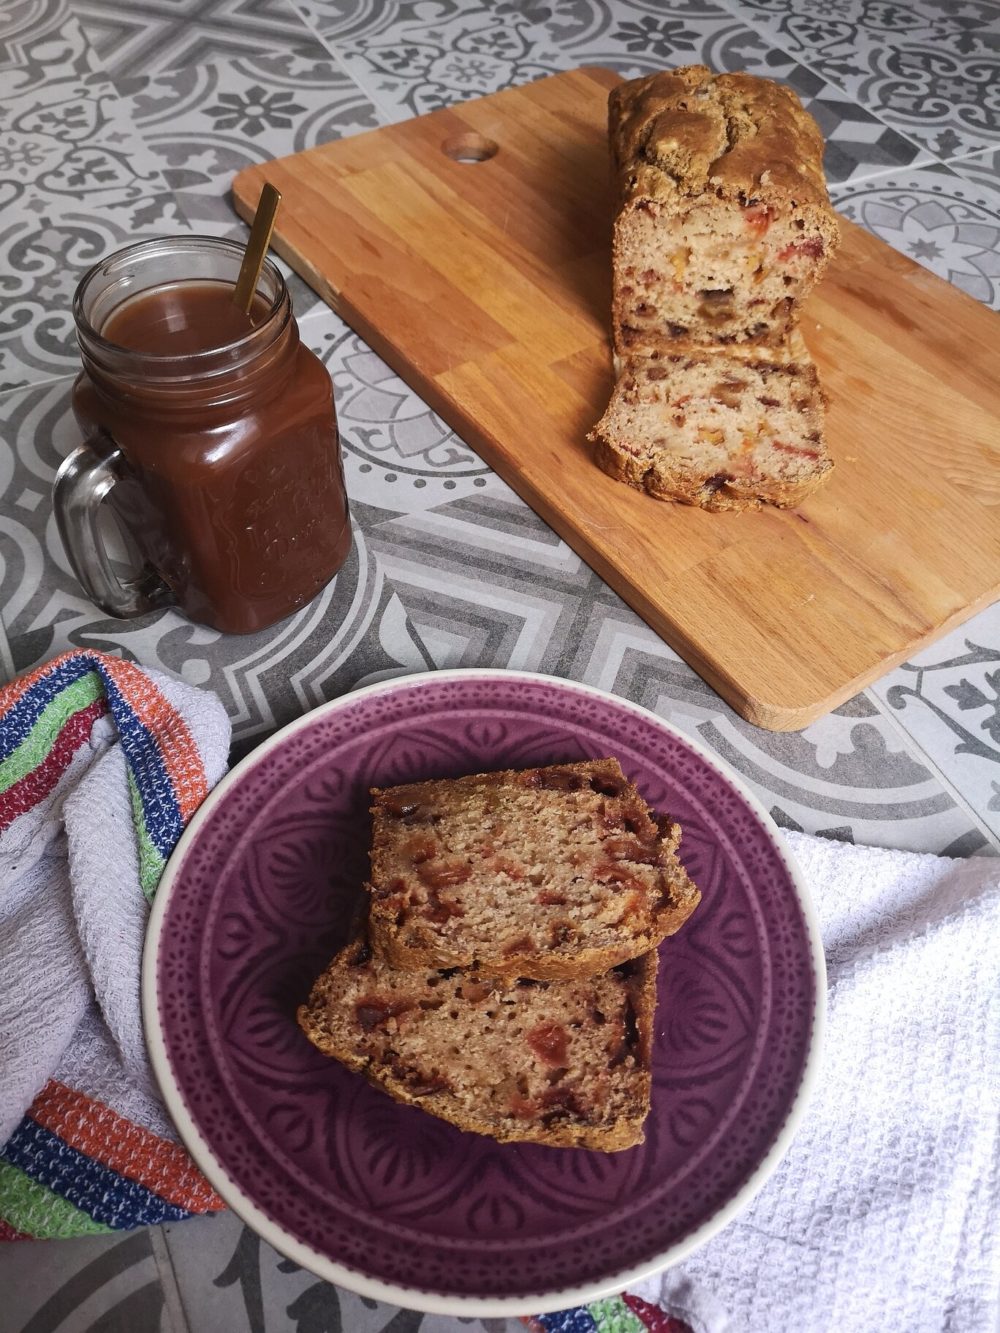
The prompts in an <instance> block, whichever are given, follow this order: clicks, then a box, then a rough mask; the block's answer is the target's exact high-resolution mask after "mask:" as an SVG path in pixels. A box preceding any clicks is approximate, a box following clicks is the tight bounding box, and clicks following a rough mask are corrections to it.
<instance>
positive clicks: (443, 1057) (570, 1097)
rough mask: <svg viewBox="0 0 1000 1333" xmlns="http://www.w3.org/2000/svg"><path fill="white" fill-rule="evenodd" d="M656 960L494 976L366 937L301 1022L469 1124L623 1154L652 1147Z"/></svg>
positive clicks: (428, 1107) (323, 981)
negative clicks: (375, 944) (580, 975)
mask: <svg viewBox="0 0 1000 1333" xmlns="http://www.w3.org/2000/svg"><path fill="white" fill-rule="evenodd" d="M656 965H657V959H656V954H655V952H650V953H647V954H646V955H644V956H643V957H642V958H639V959H635V960H633V961H631V962H628V963H624V964H621V965H620V966H618V967H617V968H614V969H611V970H610V971H608V972H605V973H603V974H602V975H599V976H596V977H590V978H585V979H580V980H574V981H548V982H546V981H524V980H522V981H514V982H509V983H504V982H498V981H493V982H491V981H489V980H483V979H480V978H478V977H471V976H470V975H469V974H468V973H465V972H463V971H461V970H456V969H448V970H446V971H438V970H435V969H423V970H421V971H412V972H403V971H400V970H398V969H394V968H392V967H391V966H390V965H389V964H388V963H387V962H386V961H385V960H384V959H381V958H379V957H378V956H377V955H376V954H375V953H374V952H373V950H372V948H371V947H370V945H369V944H368V942H367V941H366V940H365V939H364V938H363V937H362V938H359V939H357V940H356V941H355V942H353V943H352V944H350V945H349V946H348V947H347V948H346V949H344V950H343V951H342V952H341V953H339V954H338V955H337V956H336V957H335V958H334V960H333V961H332V963H331V964H330V966H329V967H328V968H327V969H326V971H325V972H324V973H323V974H322V976H321V977H320V978H319V979H318V980H317V982H316V983H315V985H314V986H313V989H312V993H311V995H310V997H309V1001H308V1003H307V1004H305V1005H303V1006H302V1007H301V1008H300V1009H299V1011H298V1021H299V1025H300V1027H301V1028H302V1030H303V1031H304V1032H305V1034H306V1036H307V1037H308V1038H309V1040H310V1041H311V1042H312V1043H313V1044H314V1045H315V1046H316V1047H318V1048H319V1050H321V1051H322V1052H323V1053H324V1054H325V1055H330V1056H333V1057H334V1058H335V1059H337V1060H339V1061H341V1063H343V1064H344V1065H346V1066H347V1067H348V1068H349V1069H353V1070H357V1071H358V1072H360V1073H362V1074H364V1075H365V1076H366V1077H367V1078H368V1079H369V1080H370V1082H372V1083H374V1084H375V1085H376V1087H379V1088H381V1089H383V1091H385V1092H387V1093H389V1095H390V1096H391V1097H394V1098H395V1099H396V1100H397V1101H400V1102H406V1103H408V1104H409V1105H412V1106H419V1107H420V1108H421V1109H422V1110H424V1111H428V1112H429V1113H430V1114H431V1115H435V1116H438V1117H440V1118H441V1119H442V1120H447V1121H450V1122H451V1123H452V1124H454V1125H457V1126H458V1127H459V1128H460V1129H466V1130H472V1131H474V1132H475V1133H478V1134H488V1135H490V1136H491V1137H492V1138H495V1139H498V1140H500V1141H501V1142H505V1141H509V1140H522V1141H527V1142H533V1143H545V1144H550V1145H552V1146H554V1147H576V1148H593V1149H600V1150H602V1151H605V1152H613V1151H616V1150H618V1149H620V1148H629V1147H631V1146H632V1145H633V1144H636V1143H641V1142H642V1124H643V1121H644V1120H645V1118H646V1115H647V1113H648V1111H649V1095H650V1048H651V1044H652V1026H653V1012H654V1006H655V1002H656Z"/></svg>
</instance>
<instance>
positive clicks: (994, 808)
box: [873, 603, 1000, 838]
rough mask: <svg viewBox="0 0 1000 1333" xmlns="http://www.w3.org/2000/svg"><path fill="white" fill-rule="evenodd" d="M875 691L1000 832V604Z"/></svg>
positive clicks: (940, 768)
mask: <svg viewBox="0 0 1000 1333" xmlns="http://www.w3.org/2000/svg"><path fill="white" fill-rule="evenodd" d="M873 692H874V693H875V694H876V695H877V697H878V698H879V700H880V701H881V702H882V703H883V705H884V706H885V708H886V710H887V711H888V712H891V713H892V714H893V715H894V716H895V717H896V718H897V720H898V722H899V724H900V726H902V727H904V728H905V729H906V732H907V733H908V735H909V736H910V737H912V738H913V740H915V741H916V743H917V744H918V745H919V746H920V747H921V749H922V750H923V751H924V753H925V754H926V755H927V756H928V758H929V759H930V760H931V762H932V763H933V764H934V765H935V766H936V767H937V768H938V769H939V770H940V772H941V773H943V774H944V775H945V777H946V778H947V779H948V780H949V781H950V782H951V783H952V784H953V786H954V787H955V788H956V789H957V790H958V791H959V792H961V794H962V796H963V797H964V798H965V800H966V801H967V802H968V803H969V805H970V806H972V808H973V809H974V810H975V811H976V812H977V813H978V815H979V816H980V818H981V819H982V820H983V822H984V823H985V824H987V825H988V826H989V827H990V828H991V829H992V830H993V833H994V834H995V835H996V836H997V837H998V838H1000V603H997V604H996V605H995V606H992V607H990V608H989V609H988V610H986V611H983V612H981V613H980V614H979V615H978V616H976V617H975V618H974V619H973V620H969V621H967V622H966V623H965V624H964V625H962V626H960V627H959V628H958V629H957V630H954V631H953V632H952V633H951V634H948V635H946V636H945V637H944V638H943V639H939V640H938V641H937V643H934V644H931V646H930V647H929V648H926V649H925V650H924V651H923V652H922V653H918V655H917V656H916V657H915V658H914V659H913V660H912V661H911V662H907V663H906V665H905V666H901V667H899V668H898V669H897V670H896V671H893V672H891V673H890V674H889V675H888V676H886V677H885V678H884V679H883V680H880V681H879V682H878V683H877V684H876V685H875V686H874V687H873Z"/></svg>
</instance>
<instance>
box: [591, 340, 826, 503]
mask: <svg viewBox="0 0 1000 1333" xmlns="http://www.w3.org/2000/svg"><path fill="white" fill-rule="evenodd" d="M823 410H824V404H823V394H822V391H821V389H820V386H819V381H818V379H817V377H816V369H815V367H814V365H813V363H812V361H811V360H810V359H809V356H808V353H807V352H806V350H805V345H804V344H803V343H802V342H801V339H794V340H793V344H792V348H791V350H790V351H789V353H788V354H787V355H780V354H775V355H773V356H767V355H764V354H759V355H756V356H753V355H749V354H744V355H742V356H739V355H736V354H735V353H733V354H727V353H719V352H712V351H701V350H697V349H695V350H691V349H689V350H687V351H684V352H673V353H670V354H667V355H664V356H662V357H660V358H659V359H658V360H655V361H654V360H650V359H643V358H629V359H627V360H626V361H625V362H624V363H623V364H622V366H621V369H620V372H619V378H618V380H617V382H616V384H615V389H614V393H613V395H612V398H611V402H610V404H609V405H608V409H607V411H606V412H605V414H604V416H603V417H602V418H601V420H600V421H599V422H598V423H597V425H596V426H595V427H594V429H593V430H592V431H591V433H590V437H589V438H590V439H591V440H593V441H594V442H595V445H596V454H595V456H596V459H597V462H598V464H599V465H600V467H602V468H603V469H604V471H605V472H607V473H609V474H610V475H611V476H612V477H614V478H615V479H616V480H618V481H624V482H627V483H628V484H629V485H630V486H635V487H637V488H638V489H639V490H645V491H648V492H649V494H650V495H653V496H655V497H656V498H657V499H660V500H676V501H680V502H682V503H684V504H690V505H699V506H700V507H701V508H702V509H710V510H726V509H729V510H737V509H750V508H757V507H759V506H760V505H761V504H765V503H766V504H773V505H777V506H779V507H781V508H787V507H789V506H793V505H797V504H799V503H800V502H801V501H802V500H804V499H805V497H806V496H807V495H808V494H809V493H810V492H811V491H813V490H814V489H815V488H816V487H817V486H818V485H819V484H820V482H821V481H822V480H823V479H824V477H825V476H826V474H827V473H828V472H829V471H830V469H831V467H832V466H833V464H832V462H831V459H830V456H829V454H828V452H827V449H826V444H825V442H824V438H823Z"/></svg>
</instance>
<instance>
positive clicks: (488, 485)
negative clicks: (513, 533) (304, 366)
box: [301, 306, 512, 520]
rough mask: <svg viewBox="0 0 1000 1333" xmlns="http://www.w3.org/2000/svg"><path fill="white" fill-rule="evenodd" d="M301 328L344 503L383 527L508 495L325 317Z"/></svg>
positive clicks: (367, 351)
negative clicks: (326, 396)
mask: <svg viewBox="0 0 1000 1333" xmlns="http://www.w3.org/2000/svg"><path fill="white" fill-rule="evenodd" d="M301 327H302V332H303V336H304V337H306V338H307V340H308V342H309V344H310V346H311V347H313V348H314V349H315V350H316V351H317V352H318V353H319V354H320V356H322V358H323V360H324V361H325V362H326V365H327V367H328V369H329V371H330V374H331V376H332V378H333V386H334V398H335V401H336V405H337V419H338V423H339V426H340V434H341V442H342V445H343V450H344V471H345V474H346V478H347V490H348V494H349V495H350V496H351V499H352V501H356V502H358V503H361V504H364V505H365V506H366V507H370V508H372V509H373V510H375V511H377V512H378V514H379V515H380V518H381V520H387V519H390V518H393V517H395V515H397V514H402V513H416V512H419V511H422V510H425V509H432V508H434V507H435V506H436V505H439V504H444V503H447V502H449V501H452V500H456V499H460V498H462V497H464V496H467V495H494V496H497V495H504V496H510V495H511V494H512V493H511V492H510V491H509V490H508V488H507V487H506V486H505V485H504V483H503V482H502V481H501V480H500V478H499V477H497V476H496V474H495V473H493V472H492V471H491V470H490V468H489V467H488V466H487V465H486V464H485V463H484V462H483V460H482V459H481V458H480V457H479V455H478V454H476V453H474V452H473V451H472V450H471V449H470V448H469V446H468V445H467V444H465V443H464V442H463V441H462V440H460V439H459V437H458V436H457V435H456V434H455V432H454V431H453V430H452V429H451V427H450V426H448V425H446V423H445V422H444V421H442V420H441V418H440V417H439V416H438V415H437V414H436V413H435V412H432V411H431V409H430V408H429V407H428V406H427V405H426V403H424V402H423V401H422V399H420V398H419V397H418V396H417V394H416V393H415V392H414V391H413V390H412V389H411V388H410V387H409V386H408V385H407V384H405V383H404V382H403V381H402V380H401V379H400V378H399V377H398V376H397V375H396V374H395V372H394V371H392V370H391V369H390V368H389V367H388V366H387V365H386V364H385V362H384V361H383V360H382V359H381V358H380V357H379V356H378V355H376V353H375V352H373V351H372V350H371V348H370V347H368V345H367V344H366V343H364V342H363V341H362V340H361V338H359V337H358V335H357V334H356V333H353V332H352V331H351V330H350V329H349V328H348V327H347V325H346V324H345V323H344V322H343V321H342V320H341V319H340V318H339V317H338V316H337V315H336V314H334V312H333V311H332V310H329V309H327V308H326V307H325V306H324V307H321V309H320V310H319V311H318V312H316V313H314V314H311V315H310V316H309V317H308V319H307V320H306V321H305V322H304V323H303V324H302V326H301Z"/></svg>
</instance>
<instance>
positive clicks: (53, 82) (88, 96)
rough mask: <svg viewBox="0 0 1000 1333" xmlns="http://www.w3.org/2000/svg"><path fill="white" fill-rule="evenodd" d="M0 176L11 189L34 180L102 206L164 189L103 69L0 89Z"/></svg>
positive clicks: (65, 196) (49, 190) (50, 190)
mask: <svg viewBox="0 0 1000 1333" xmlns="http://www.w3.org/2000/svg"><path fill="white" fill-rule="evenodd" d="M0 175H2V177H3V179H4V181H5V183H6V184H7V185H9V186H13V187H15V188H16V187H18V186H21V187H24V186H29V185H30V186H33V187H34V188H36V189H38V190H40V191H44V192H45V193H46V194H49V195H51V196H53V197H54V198H57V199H62V200H66V201H68V202H70V203H78V202H80V201H81V200H83V199H86V201H87V203H88V204H91V205H94V206H96V207H98V208H102V207H104V206H105V205H106V204H118V203H128V202H130V201H131V200H133V199H138V198H139V197H140V196H141V195H149V194H154V193H158V192H160V191H162V190H164V189H166V183H165V181H164V179H163V177H162V176H161V175H160V173H159V171H158V169H157V166H156V163H155V162H154V161H153V159H152V158H151V156H150V154H149V153H148V152H146V151H145V150H144V148H143V145H142V141H141V140H140V139H138V138H137V137H136V135H135V133H134V131H133V130H132V127H131V125H130V124H129V120H128V117H127V115H126V108H125V107H124V106H123V104H122V103H121V101H120V100H119V98H118V96H117V94H116V93H115V90H114V88H113V87H112V85H111V84H110V83H109V82H108V81H107V80H106V79H105V78H104V77H103V76H102V75H100V74H85V75H82V76H80V77H71V78H66V79H48V80H46V82H45V85H44V86H43V87H40V88H30V89H27V90H18V91H14V92H12V93H8V92H7V91H6V87H5V86H4V87H3V88H0ZM11 202H13V201H11Z"/></svg>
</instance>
